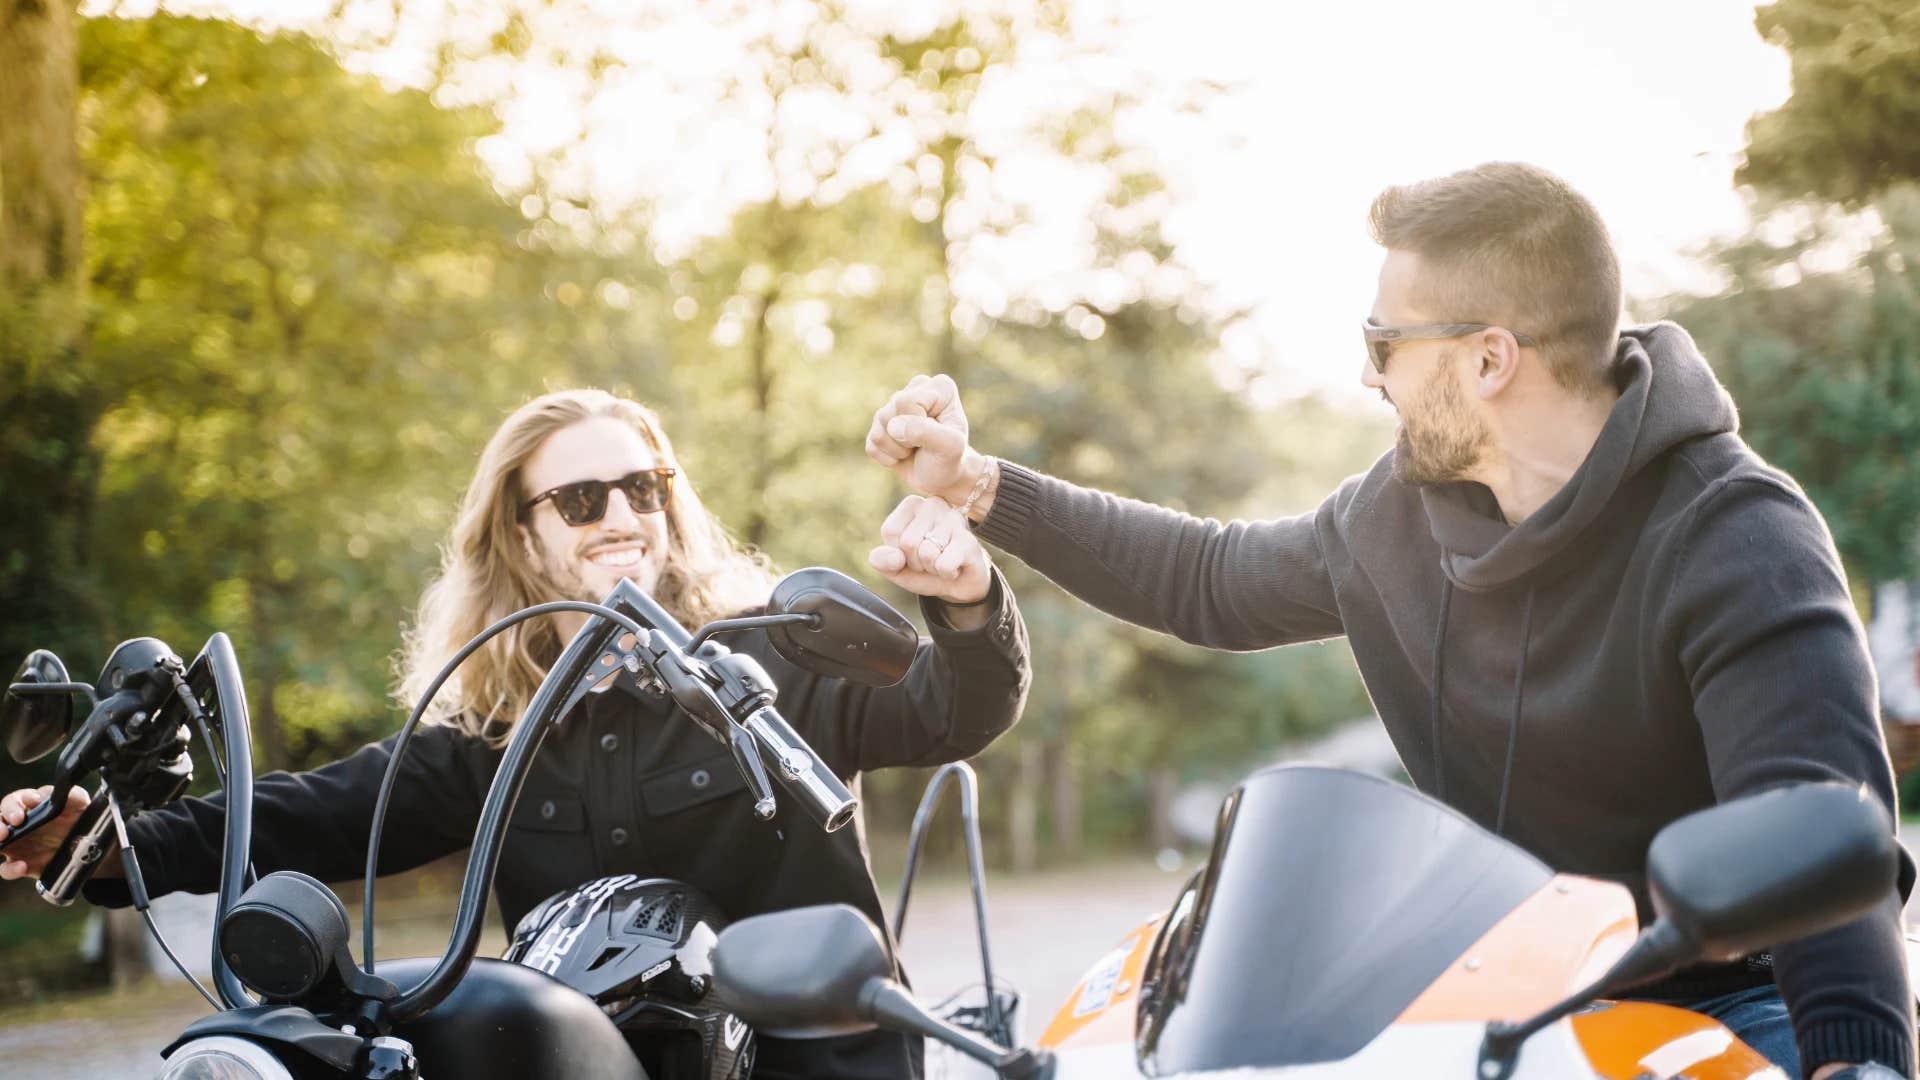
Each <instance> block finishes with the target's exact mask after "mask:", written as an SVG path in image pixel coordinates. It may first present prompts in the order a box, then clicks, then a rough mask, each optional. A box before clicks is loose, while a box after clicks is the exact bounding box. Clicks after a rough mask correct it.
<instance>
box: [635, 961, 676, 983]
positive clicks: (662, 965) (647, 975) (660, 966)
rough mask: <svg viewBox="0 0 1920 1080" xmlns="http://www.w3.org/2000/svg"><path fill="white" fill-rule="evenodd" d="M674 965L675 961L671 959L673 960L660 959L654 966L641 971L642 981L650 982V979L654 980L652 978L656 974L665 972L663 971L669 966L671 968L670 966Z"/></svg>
mask: <svg viewBox="0 0 1920 1080" xmlns="http://www.w3.org/2000/svg"><path fill="white" fill-rule="evenodd" d="M672 966H673V961H671V960H662V961H660V962H659V963H657V964H655V965H653V966H652V967H650V968H648V969H647V970H645V971H643V972H641V973H640V981H641V982H650V981H652V979H653V977H654V976H655V975H658V974H660V973H661V972H663V971H665V970H667V969H668V968H670V967H672Z"/></svg>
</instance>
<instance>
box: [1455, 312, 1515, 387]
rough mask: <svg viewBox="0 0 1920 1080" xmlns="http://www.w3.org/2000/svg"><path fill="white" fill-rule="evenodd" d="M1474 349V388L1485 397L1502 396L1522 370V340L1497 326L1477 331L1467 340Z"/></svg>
mask: <svg viewBox="0 0 1920 1080" xmlns="http://www.w3.org/2000/svg"><path fill="white" fill-rule="evenodd" d="M1468 347H1469V348H1471V349H1472V350H1473V354H1472V355H1473V359H1474V364H1475V368H1474V373H1473V374H1474V387H1475V389H1476V390H1477V391H1478V392H1479V394H1480V397H1481V398H1482V399H1486V398H1493V397H1497V396H1499V394H1500V393H1501V392H1502V391H1504V390H1505V389H1506V388H1507V387H1508V386H1510V385H1512V384H1513V380H1514V377H1515V376H1517V375H1518V374H1519V372H1520V343H1519V342H1517V341H1515V340H1514V339H1513V335H1512V334H1511V333H1509V332H1507V331H1505V330H1502V329H1500V328H1499V327H1497V326H1494V327H1489V328H1487V329H1485V330H1482V331H1480V332H1479V333H1477V334H1475V335H1474V336H1473V337H1472V338H1471V339H1470V340H1469V342H1468Z"/></svg>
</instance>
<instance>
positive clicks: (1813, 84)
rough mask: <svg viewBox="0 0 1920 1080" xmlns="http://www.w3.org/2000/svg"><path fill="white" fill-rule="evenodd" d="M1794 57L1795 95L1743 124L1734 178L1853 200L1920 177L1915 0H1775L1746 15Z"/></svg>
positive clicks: (1919, 35) (1792, 192)
mask: <svg viewBox="0 0 1920 1080" xmlns="http://www.w3.org/2000/svg"><path fill="white" fill-rule="evenodd" d="M1754 25H1755V26H1756V27H1758V29H1759V31H1760V34H1761V36H1762V37H1764V38H1765V39H1766V40H1767V41H1768V42H1769V43H1771V44H1774V45H1778V46H1780V47H1781V48H1783V49H1785V50H1786V51H1787V55H1788V57H1789V58H1790V59H1791V60H1792V62H1793V96H1792V97H1791V98H1789V99H1788V101H1787V103H1786V104H1785V105H1782V106H1781V107H1780V108H1778V109H1776V110H1774V111H1773V112H1770V113H1765V114H1763V115H1761V116H1757V117H1755V118H1754V119H1753V121H1752V122H1751V123H1750V124H1749V125H1748V127H1747V156H1746V163H1745V164H1744V165H1743V166H1742V167H1741V169H1740V171H1739V176H1738V179H1739V181H1740V182H1741V183H1745V184H1753V185H1755V186H1757V187H1759V188H1762V189H1764V190H1767V191H1770V192H1774V193H1777V194H1782V195H1789V196H1795V197H1813V198H1818V199H1824V200H1827V201H1829V202H1834V203H1839V204H1842V205H1844V206H1848V207H1854V208H1858V207H1861V206H1864V205H1866V204H1867V203H1868V202H1870V201H1871V200H1872V199H1873V198H1874V197H1875V196H1876V195H1878V194H1879V193H1881V192H1883V191H1885V190H1887V189H1888V188H1889V187H1891V186H1893V185H1896V184H1899V183H1901V182H1903V181H1907V182H1913V181H1920V139H1916V138H1914V132H1916V131H1920V6H1916V5H1915V4H1913V3H1912V2H1911V0H1775V2H1774V3H1772V4H1769V5H1767V6H1765V7H1763V8H1761V9H1759V11H1758V12H1757V13H1756V14H1755V16H1754Z"/></svg>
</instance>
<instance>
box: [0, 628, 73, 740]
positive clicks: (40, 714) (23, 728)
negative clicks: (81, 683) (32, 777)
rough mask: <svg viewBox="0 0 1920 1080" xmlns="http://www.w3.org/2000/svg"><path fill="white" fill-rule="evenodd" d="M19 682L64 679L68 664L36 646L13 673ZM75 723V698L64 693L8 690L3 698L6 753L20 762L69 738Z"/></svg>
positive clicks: (0, 732)
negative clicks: (24, 692) (28, 692)
mask: <svg viewBox="0 0 1920 1080" xmlns="http://www.w3.org/2000/svg"><path fill="white" fill-rule="evenodd" d="M12 681H13V682H16V683H63V682H68V681H70V680H69V679H68V678H67V666H66V665H65V664H62V663H61V662H60V658H59V657H57V656H55V655H53V654H52V653H50V652H48V651H47V650H45V649H35V650H33V652H32V653H30V654H29V655H28V656H27V660H26V663H24V664H21V665H20V671H19V673H18V674H16V675H14V677H13V679H12ZM72 727H73V701H72V699H71V698H70V697H69V696H68V695H66V694H64V693H59V694H16V693H14V692H13V691H11V690H9V691H7V694H6V697H5V699H4V701H0V738H4V739H6V742H7V753H8V754H10V755H12V756H13V760H15V761H19V762H28V761H33V760H36V759H38V758H43V757H45V756H47V755H48V754H50V753H52V752H53V748H54V747H56V746H59V745H60V744H61V743H62V742H64V741H66V738H67V732H68V731H69V730H71V729H72Z"/></svg>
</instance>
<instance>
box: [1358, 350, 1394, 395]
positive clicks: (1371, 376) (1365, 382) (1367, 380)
mask: <svg viewBox="0 0 1920 1080" xmlns="http://www.w3.org/2000/svg"><path fill="white" fill-rule="evenodd" d="M1360 385H1361V386H1364V387H1366V388H1367V389H1369V390H1381V389H1384V388H1385V387H1386V385H1387V377H1386V376H1385V375H1383V374H1381V373H1380V370H1379V369H1378V368H1375V367H1374V366H1373V360H1372V359H1371V358H1369V357H1363V358H1362V359H1361V361H1360Z"/></svg>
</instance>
